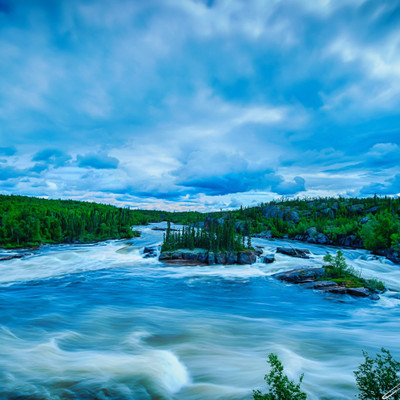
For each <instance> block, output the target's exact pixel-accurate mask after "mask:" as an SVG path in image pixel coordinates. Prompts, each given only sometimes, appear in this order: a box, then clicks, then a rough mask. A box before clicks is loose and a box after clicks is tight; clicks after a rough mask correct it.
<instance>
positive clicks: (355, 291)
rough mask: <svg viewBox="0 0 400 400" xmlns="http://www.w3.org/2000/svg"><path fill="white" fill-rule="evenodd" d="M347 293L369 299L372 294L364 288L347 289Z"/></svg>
mask: <svg viewBox="0 0 400 400" xmlns="http://www.w3.org/2000/svg"><path fill="white" fill-rule="evenodd" d="M347 293H348V294H351V295H352V296H355V297H370V296H371V294H372V292H371V291H370V290H369V289H367V288H365V287H358V288H347Z"/></svg>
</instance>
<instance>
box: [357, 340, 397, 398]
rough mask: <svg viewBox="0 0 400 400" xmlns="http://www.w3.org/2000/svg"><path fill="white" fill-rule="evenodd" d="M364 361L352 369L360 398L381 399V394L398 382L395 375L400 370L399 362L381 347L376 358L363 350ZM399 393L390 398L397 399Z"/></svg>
mask: <svg viewBox="0 0 400 400" xmlns="http://www.w3.org/2000/svg"><path fill="white" fill-rule="evenodd" d="M363 354H364V357H365V361H364V362H363V363H362V364H361V365H360V366H359V368H358V370H357V371H354V374H355V376H356V382H357V386H358V390H359V391H360V393H359V395H358V398H359V399H361V400H382V399H383V396H384V395H385V394H386V393H387V392H389V391H390V390H391V389H393V388H394V387H395V386H397V385H399V384H400V378H399V376H398V375H397V374H398V373H399V372H400V363H399V362H398V361H396V360H394V359H393V357H392V355H391V354H390V351H389V350H385V349H383V348H382V349H381V354H377V356H376V358H371V357H369V355H368V353H367V352H365V351H363ZM399 399H400V393H399V392H398V393H396V394H394V395H393V396H392V397H391V398H390V400H399Z"/></svg>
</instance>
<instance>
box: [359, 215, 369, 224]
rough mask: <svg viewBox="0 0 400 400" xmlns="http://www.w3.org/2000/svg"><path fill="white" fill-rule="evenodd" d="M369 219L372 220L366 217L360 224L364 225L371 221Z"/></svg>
mask: <svg viewBox="0 0 400 400" xmlns="http://www.w3.org/2000/svg"><path fill="white" fill-rule="evenodd" d="M369 219H370V218H369V217H364V218H362V219H361V221H360V223H361V224H363V225H364V224H366V223H367V222H368V221H369Z"/></svg>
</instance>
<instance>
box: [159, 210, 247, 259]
mask: <svg viewBox="0 0 400 400" xmlns="http://www.w3.org/2000/svg"><path fill="white" fill-rule="evenodd" d="M195 248H200V249H206V250H209V251H213V252H222V251H233V252H236V251H241V250H245V249H250V248H251V236H247V239H246V238H245V236H244V235H242V234H240V233H237V232H236V229H235V223H234V219H233V218H232V217H230V218H229V217H228V218H226V219H224V221H223V223H222V224H218V223H215V222H214V221H212V223H209V224H208V225H207V226H204V224H203V228H198V227H196V226H194V225H190V224H189V225H187V226H186V227H185V226H184V227H183V228H182V230H179V231H177V232H175V231H171V223H170V222H169V221H168V227H167V231H166V233H165V235H164V240H163V244H162V249H161V250H162V251H173V250H178V249H190V250H193V249H195Z"/></svg>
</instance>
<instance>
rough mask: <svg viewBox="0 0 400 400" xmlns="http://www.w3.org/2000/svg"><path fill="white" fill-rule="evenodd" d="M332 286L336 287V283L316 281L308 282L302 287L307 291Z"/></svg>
mask: <svg viewBox="0 0 400 400" xmlns="http://www.w3.org/2000/svg"><path fill="white" fill-rule="evenodd" d="M333 286H337V284H336V282H332V281H316V282H308V283H304V284H303V287H305V288H307V289H319V290H322V289H326V288H331V287H333Z"/></svg>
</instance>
